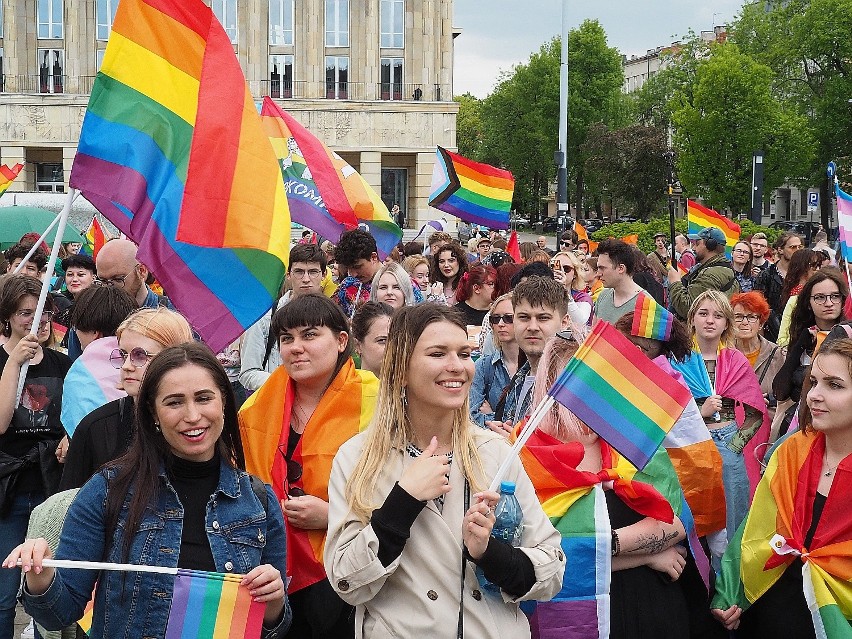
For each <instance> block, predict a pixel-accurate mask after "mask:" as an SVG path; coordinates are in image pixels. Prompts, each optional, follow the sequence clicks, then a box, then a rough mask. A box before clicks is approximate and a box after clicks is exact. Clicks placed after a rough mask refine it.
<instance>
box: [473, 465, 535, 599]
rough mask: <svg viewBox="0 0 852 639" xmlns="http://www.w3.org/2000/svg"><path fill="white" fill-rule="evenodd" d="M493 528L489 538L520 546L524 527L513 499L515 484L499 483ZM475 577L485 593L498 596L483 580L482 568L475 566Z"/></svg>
mask: <svg viewBox="0 0 852 639" xmlns="http://www.w3.org/2000/svg"><path fill="white" fill-rule="evenodd" d="M494 517H495V520H496V521H495V522H494V528H492V529H491V536H492V537H494V538H495V539H498V540H499V541H501V542H503V543H507V544H510V545H512V546H520V545H521V532H522V531H523V527H524V513H523V511H522V510H521V505H520V504H519V503H518V498H517V497H515V483H514V482H511V481H504V482H501V483H500V501H498V502H497V506H495V507H494ZM476 577H477V579H478V580H479V585H480V587H481V588H482V590H484V591H485V592H488V593H491V594H499V592H500V588H499V586H495V585H494V584H492V583H491V582H490V581H488V580H487V579H486V578H485V573H484V572H483V570H482V568H480V567H479V566H477V568H476Z"/></svg>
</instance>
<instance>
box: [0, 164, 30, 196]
mask: <svg viewBox="0 0 852 639" xmlns="http://www.w3.org/2000/svg"><path fill="white" fill-rule="evenodd" d="M23 168H24V165H23V164H20V163H18V164H16V165H15V166H13V167H9V166H7V165H5V164H4V165H2V166H0V195H3V194H4V193H5V192H6V189H8V188H9V187H10V186H11V184H12V182H14V181H15V178H16V177H18V174H19V173H20V172H21V169H23Z"/></svg>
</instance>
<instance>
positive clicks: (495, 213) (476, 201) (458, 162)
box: [429, 146, 515, 229]
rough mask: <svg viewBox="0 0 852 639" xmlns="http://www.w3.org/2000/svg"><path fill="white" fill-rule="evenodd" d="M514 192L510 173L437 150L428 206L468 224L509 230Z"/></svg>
mask: <svg viewBox="0 0 852 639" xmlns="http://www.w3.org/2000/svg"><path fill="white" fill-rule="evenodd" d="M514 192H515V178H514V177H512V174H511V173H510V172H509V171H506V170H504V169H498V168H497V167H494V166H491V165H489V164H482V163H480V162H474V161H473V160H468V159H467V158H465V157H462V156H461V155H459V154H457V153H451V152H450V151H447V150H446V149H445V148H443V147H440V146H439V147H438V150H437V155H436V157H435V167H434V170H433V171H432V190H431V191H430V194H429V206H431V207H433V208H436V209H438V210H440V211H444V212H445V213H449V214H450V215H454V216H456V217H457V218H459V219H461V220H464V221H465V222H470V223H471V224H480V225H482V226H485V227H487V228H490V229H508V228H509V210H510V209H511V208H512V195H513V194H514Z"/></svg>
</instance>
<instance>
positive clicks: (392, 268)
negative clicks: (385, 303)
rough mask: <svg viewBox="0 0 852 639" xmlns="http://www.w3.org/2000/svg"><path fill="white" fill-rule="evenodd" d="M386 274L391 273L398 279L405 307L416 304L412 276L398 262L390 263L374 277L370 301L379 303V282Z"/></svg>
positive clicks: (382, 267)
mask: <svg viewBox="0 0 852 639" xmlns="http://www.w3.org/2000/svg"><path fill="white" fill-rule="evenodd" d="M385 273H390V274H391V275H393V276H394V279H396V282H397V284H399V289H400V290H401V291H402V296H403V298H404V300H405V305H406V306H411V305H412V304H414V285H413V284H412V283H411V276H410V275H409V274H408V273H407V272H406V270H405V269H404V268H402V266H400V265H399V264H398V263H396V262H388V263H387V264H384V265H383V266H381V267H380V268H379V270H378V271H376V274H375V275H374V276H373V282H372V284H371V285H370V301H371V302H378V301H379V282H380V281H381V280H382V276H383V275H384V274H385Z"/></svg>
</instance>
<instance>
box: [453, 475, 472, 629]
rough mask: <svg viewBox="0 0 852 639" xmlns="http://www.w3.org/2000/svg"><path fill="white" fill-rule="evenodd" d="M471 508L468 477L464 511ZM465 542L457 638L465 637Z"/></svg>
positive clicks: (462, 556) (465, 488)
mask: <svg viewBox="0 0 852 639" xmlns="http://www.w3.org/2000/svg"><path fill="white" fill-rule="evenodd" d="M469 508H470V483H469V482H468V481H467V478H465V480H464V512H465V513H467V511H468V509H469ZM464 550H465V549H464V542H462V554H461V586H460V588H459V625H458V630H457V632H456V639H464V577H465V573H466V572H467V558H465V551H464Z"/></svg>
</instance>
